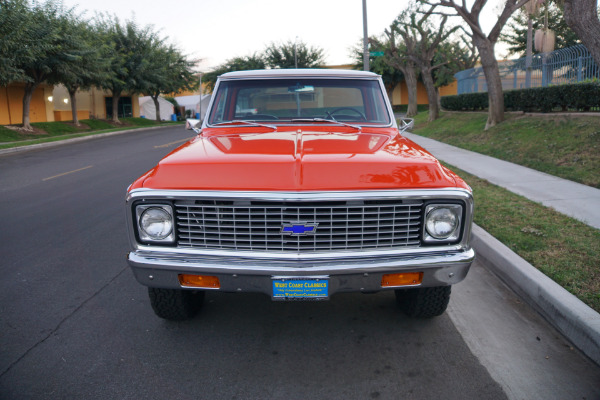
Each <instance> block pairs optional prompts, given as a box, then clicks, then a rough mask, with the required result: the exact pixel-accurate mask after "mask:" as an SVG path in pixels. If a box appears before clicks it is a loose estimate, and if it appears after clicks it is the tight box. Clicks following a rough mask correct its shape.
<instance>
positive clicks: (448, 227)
mask: <svg viewBox="0 0 600 400" xmlns="http://www.w3.org/2000/svg"><path fill="white" fill-rule="evenodd" d="M458 224H459V216H458V215H457V213H456V210H455V209H451V208H446V207H440V208H434V209H433V210H431V211H430V212H429V213H428V214H427V223H426V228H427V233H429V234H430V235H431V236H432V237H433V238H435V239H440V240H443V239H448V238H449V237H450V236H452V234H453V233H454V232H455V231H456V228H458Z"/></svg>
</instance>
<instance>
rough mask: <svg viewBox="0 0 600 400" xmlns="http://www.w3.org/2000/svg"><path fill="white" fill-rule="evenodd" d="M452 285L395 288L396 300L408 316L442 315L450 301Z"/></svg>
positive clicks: (427, 316)
mask: <svg viewBox="0 0 600 400" xmlns="http://www.w3.org/2000/svg"><path fill="white" fill-rule="evenodd" d="M451 291H452V286H436V287H424V288H414V289H396V290H395V291H394V292H395V294H396V302H397V304H398V306H399V307H400V308H401V309H402V311H403V312H404V313H405V314H406V315H408V316H409V317H417V318H432V317H437V316H440V315H442V314H443V313H444V312H445V311H446V308H447V307H448V303H449V302H450V292H451Z"/></svg>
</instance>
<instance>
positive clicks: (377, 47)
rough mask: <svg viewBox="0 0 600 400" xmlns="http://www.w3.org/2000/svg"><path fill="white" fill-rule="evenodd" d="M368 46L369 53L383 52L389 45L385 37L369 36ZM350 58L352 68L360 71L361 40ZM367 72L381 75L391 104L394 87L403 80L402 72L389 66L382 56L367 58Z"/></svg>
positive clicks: (361, 57)
mask: <svg viewBox="0 0 600 400" xmlns="http://www.w3.org/2000/svg"><path fill="white" fill-rule="evenodd" d="M369 45H370V50H371V52H384V53H385V51H386V50H389V47H390V44H389V41H388V40H387V38H386V37H384V36H382V37H376V36H371V37H370V38H369ZM352 58H354V64H353V68H354V69H356V70H362V69H363V68H364V65H363V41H362V39H361V40H360V41H359V42H358V43H357V44H356V46H354V47H353V48H352ZM369 70H370V71H371V72H374V73H376V74H379V75H381V80H382V81H383V84H384V85H385V90H386V92H387V95H388V98H389V99H390V103H391V102H392V94H393V93H394V89H395V88H396V86H398V85H399V84H400V82H402V81H403V80H404V75H403V74H402V71H400V70H399V69H396V68H394V67H392V66H390V65H389V64H388V63H386V62H385V59H384V57H383V56H377V57H375V56H370V57H369Z"/></svg>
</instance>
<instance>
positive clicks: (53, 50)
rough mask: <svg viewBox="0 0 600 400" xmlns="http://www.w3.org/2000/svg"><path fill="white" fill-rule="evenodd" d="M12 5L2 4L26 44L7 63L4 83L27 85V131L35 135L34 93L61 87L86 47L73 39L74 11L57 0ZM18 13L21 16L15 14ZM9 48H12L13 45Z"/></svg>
mask: <svg viewBox="0 0 600 400" xmlns="http://www.w3.org/2000/svg"><path fill="white" fill-rule="evenodd" d="M10 3H11V4H9V2H4V3H3V4H2V6H3V11H4V6H7V7H6V10H7V11H8V12H7V14H10V15H9V17H8V18H11V19H10V20H9V21H10V22H11V23H14V24H15V25H13V26H12V29H17V28H19V29H22V31H21V32H20V33H18V34H17V36H16V37H18V38H21V39H22V40H23V43H22V44H21V47H24V49H21V50H19V51H18V52H17V54H16V55H14V56H13V59H12V60H11V61H8V62H6V63H5V65H6V66H7V69H8V71H9V75H8V78H2V80H3V81H14V80H16V79H19V80H23V81H24V82H25V88H24V94H23V129H25V130H28V131H32V130H33V128H32V127H31V122H30V118H29V111H30V104H31V98H32V95H33V93H34V91H35V90H36V89H37V87H38V86H39V85H40V84H41V83H42V82H46V83H48V84H51V85H52V84H56V83H59V82H60V78H61V76H62V74H63V72H64V68H65V66H67V65H70V63H72V62H74V61H75V60H76V58H77V53H78V52H79V51H80V50H81V48H82V43H81V42H80V41H79V38H78V37H73V36H71V33H72V32H73V29H74V28H73V27H74V24H75V23H76V22H75V21H76V16H75V15H74V9H72V8H71V9H67V8H64V7H63V6H62V4H61V3H58V2H57V1H54V0H48V1H46V2H45V3H37V2H36V3H32V4H31V5H30V6H28V7H24V4H23V2H21V1H14V2H10ZM15 11H18V12H19V14H18V15H16V14H14V12H15ZM2 29H6V27H3V28H2ZM13 40H14V39H13ZM7 45H8V46H9V47H10V41H9V42H8V43H7Z"/></svg>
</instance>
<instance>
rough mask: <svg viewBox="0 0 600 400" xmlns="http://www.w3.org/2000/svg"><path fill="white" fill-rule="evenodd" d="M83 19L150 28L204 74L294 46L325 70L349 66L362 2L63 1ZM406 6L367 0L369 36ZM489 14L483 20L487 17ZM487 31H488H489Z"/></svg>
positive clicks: (402, 1) (399, 0) (402, 0)
mask: <svg viewBox="0 0 600 400" xmlns="http://www.w3.org/2000/svg"><path fill="white" fill-rule="evenodd" d="M63 4H64V5H65V6H67V7H72V6H77V8H76V9H77V11H79V12H84V11H86V14H85V15H86V16H87V17H93V16H94V14H95V13H96V12H109V13H111V14H116V15H117V16H118V17H119V18H121V19H128V20H129V19H134V20H135V21H136V22H137V23H138V24H140V25H153V26H154V28H155V29H156V30H158V31H159V32H160V33H161V35H162V36H163V37H164V36H168V37H169V40H170V41H171V42H172V43H173V44H175V45H177V46H178V47H179V48H180V49H181V50H182V51H183V52H184V53H185V54H187V55H188V56H190V57H191V58H196V59H198V58H199V59H202V60H203V61H202V63H201V64H200V66H199V67H200V69H201V70H203V71H209V70H210V69H212V68H214V67H216V66H217V65H219V64H221V63H223V62H224V61H225V60H227V59H229V58H232V57H236V56H245V55H250V54H252V53H255V52H262V50H264V48H265V47H266V46H267V45H268V44H269V43H271V42H276V43H280V42H285V41H288V40H291V41H294V40H295V38H296V37H298V39H299V40H300V41H302V42H304V43H306V44H307V45H309V46H318V47H321V48H323V49H324V50H325V55H326V62H327V64H329V65H339V64H347V63H351V62H352V59H351V56H350V53H351V51H350V50H349V49H350V48H351V47H352V46H354V45H355V44H357V43H359V42H360V41H361V40H362V35H363V22H362V21H363V17H362V0H300V1H290V0H175V1H169V0H162V1H156V0H63ZM407 4H408V0H367V16H368V30H369V35H374V34H381V33H383V30H384V29H385V28H386V27H388V26H389V25H390V24H391V23H392V21H393V20H394V19H395V18H396V16H397V15H398V14H399V13H400V12H401V11H402V10H403V9H404V8H405V7H406V5H407ZM493 13H494V10H493V9H492V8H491V9H490V10H487V12H484V14H489V15H490V16H491V15H493ZM490 28H491V27H490Z"/></svg>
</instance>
